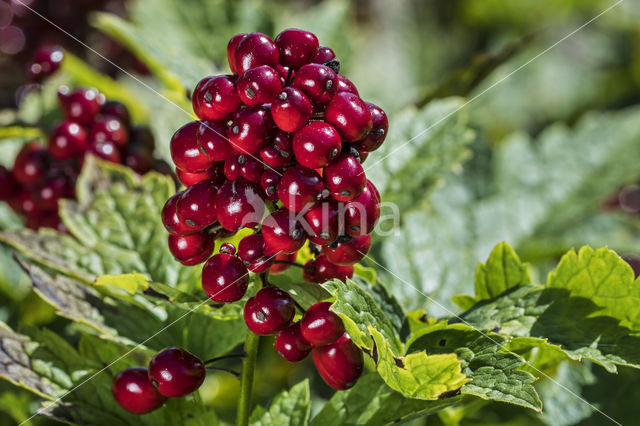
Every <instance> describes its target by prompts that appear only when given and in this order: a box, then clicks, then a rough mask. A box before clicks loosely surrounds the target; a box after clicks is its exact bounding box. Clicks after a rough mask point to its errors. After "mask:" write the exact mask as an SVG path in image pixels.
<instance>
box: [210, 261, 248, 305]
mask: <svg viewBox="0 0 640 426" xmlns="http://www.w3.org/2000/svg"><path fill="white" fill-rule="evenodd" d="M248 285H249V272H248V271H247V268H246V266H244V265H243V264H242V261H241V260H240V259H238V258H237V257H235V256H233V255H231V254H228V253H218V254H216V255H213V257H211V258H210V259H209V260H207V263H205V264H204V267H203V268H202V288H203V290H204V291H205V293H207V296H209V299H211V300H213V301H214V302H221V303H226V302H235V301H237V300H240V299H242V297H243V296H244V294H245V292H246V291H247V286H248Z"/></svg>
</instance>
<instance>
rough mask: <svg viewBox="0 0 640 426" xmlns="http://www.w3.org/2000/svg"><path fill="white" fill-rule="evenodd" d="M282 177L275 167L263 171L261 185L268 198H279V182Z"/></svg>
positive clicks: (273, 199) (274, 199)
mask: <svg viewBox="0 0 640 426" xmlns="http://www.w3.org/2000/svg"><path fill="white" fill-rule="evenodd" d="M280 177H281V176H280V174H279V173H278V172H276V171H275V170H273V169H267V170H265V171H264V172H263V173H262V176H260V186H261V187H262V190H263V191H264V195H265V196H266V197H267V199H268V200H271V201H276V200H278V198H279V195H278V184H279V183H280Z"/></svg>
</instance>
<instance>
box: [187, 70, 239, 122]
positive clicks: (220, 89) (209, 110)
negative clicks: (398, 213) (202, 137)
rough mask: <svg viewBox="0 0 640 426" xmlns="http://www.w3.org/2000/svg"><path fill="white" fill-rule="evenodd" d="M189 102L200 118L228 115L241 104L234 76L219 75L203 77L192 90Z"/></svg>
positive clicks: (217, 118)
mask: <svg viewBox="0 0 640 426" xmlns="http://www.w3.org/2000/svg"><path fill="white" fill-rule="evenodd" d="M191 104H192V106H193V112H195V113H196V115H197V116H198V117H199V118H200V119H201V120H220V119H224V118H227V117H229V116H230V115H231V114H232V113H233V112H235V111H236V110H237V109H238V108H240V105H241V102H240V97H239V96H238V93H237V91H236V77H234V76H232V75H219V76H214V77H205V78H203V79H202V80H200V82H199V83H198V85H197V86H196V88H195V89H194V90H193V94H192V96H191Z"/></svg>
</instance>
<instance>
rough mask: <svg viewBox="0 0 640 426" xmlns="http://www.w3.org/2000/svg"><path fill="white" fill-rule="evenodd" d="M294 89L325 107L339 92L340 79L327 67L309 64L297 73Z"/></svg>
mask: <svg viewBox="0 0 640 426" xmlns="http://www.w3.org/2000/svg"><path fill="white" fill-rule="evenodd" d="M293 87H296V88H298V89H300V90H302V91H303V92H304V93H305V94H306V95H307V96H308V97H309V99H311V101H312V102H314V103H316V104H321V105H324V104H326V103H328V102H329V101H330V100H331V98H333V96H334V95H335V94H336V92H337V91H338V79H337V77H336V73H335V72H334V71H333V70H332V69H331V68H329V67H327V66H326V65H320V64H307V65H304V66H303V67H301V68H300V69H299V70H298V71H297V72H296V79H295V80H294V81H293Z"/></svg>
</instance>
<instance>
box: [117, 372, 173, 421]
mask: <svg viewBox="0 0 640 426" xmlns="http://www.w3.org/2000/svg"><path fill="white" fill-rule="evenodd" d="M111 393H112V394H113V398H114V399H115V400H116V402H117V403H118V404H119V405H120V406H121V407H122V408H124V409H125V410H127V411H128V412H130V413H133V414H145V413H148V412H150V411H153V410H155V409H156V408H160V407H161V406H162V404H164V403H165V401H166V400H167V397H166V396H163V395H161V394H160V392H158V390H157V389H156V388H155V386H153V384H152V383H151V380H149V372H148V370H147V369H146V368H144V367H131V368H127V369H126V370H123V371H121V372H120V373H118V375H117V376H116V377H115V378H114V379H113V382H112V383H111Z"/></svg>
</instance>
